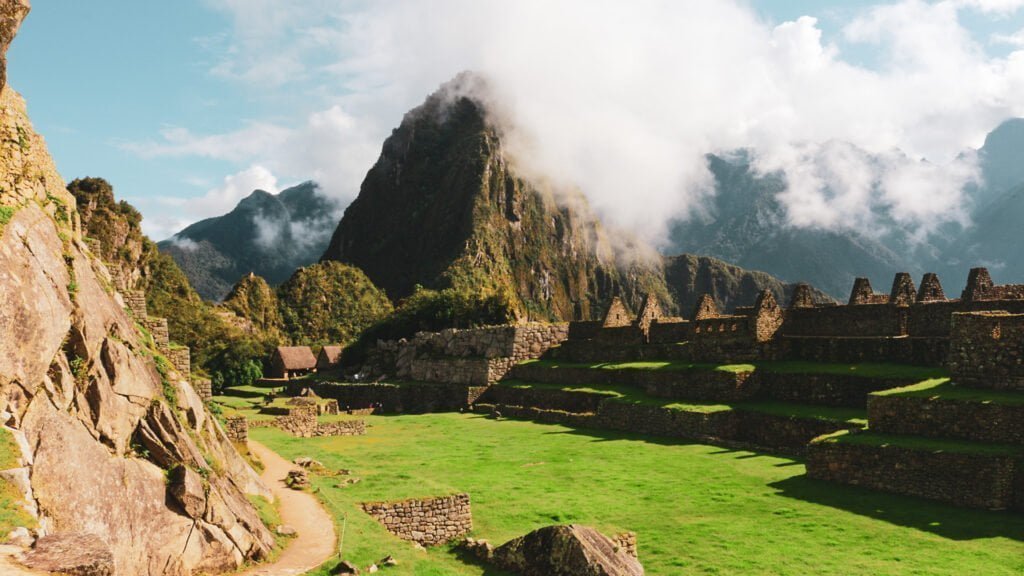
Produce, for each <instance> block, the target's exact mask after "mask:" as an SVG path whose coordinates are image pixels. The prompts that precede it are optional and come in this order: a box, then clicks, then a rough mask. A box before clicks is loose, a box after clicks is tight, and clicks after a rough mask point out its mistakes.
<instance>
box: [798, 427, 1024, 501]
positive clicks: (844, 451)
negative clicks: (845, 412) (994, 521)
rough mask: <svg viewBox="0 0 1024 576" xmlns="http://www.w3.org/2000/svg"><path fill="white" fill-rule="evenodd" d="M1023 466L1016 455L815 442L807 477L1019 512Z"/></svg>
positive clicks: (810, 449) (809, 458) (811, 445)
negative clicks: (1014, 509) (1011, 509)
mask: <svg viewBox="0 0 1024 576" xmlns="http://www.w3.org/2000/svg"><path fill="white" fill-rule="evenodd" d="M1021 467H1022V462H1021V461H1020V460H1018V459H1015V458H1014V457H1012V456H1002V455H986V454H961V453H956V452H949V451H931V450H913V449H908V448H904V447H901V446H896V445H886V446H874V445H862V444H853V443H843V442H835V441H817V442H812V443H811V444H810V445H809V446H808V449H807V475H808V477H810V478H814V479H816V480H827V481H830V482H838V483H842V484H851V485H854V486H863V487H865V488H871V489H873V490H881V491H885V492H893V493H896V494H904V495H908V496H918V497H922V498H928V499H931V500H940V501H943V502H948V503H951V504H955V505H957V506H966V507H970V508H986V509H1007V508H1016V509H1022V508H1021V495H1020V494H1019V490H1020V485H1021V478H1020V475H1021Z"/></svg>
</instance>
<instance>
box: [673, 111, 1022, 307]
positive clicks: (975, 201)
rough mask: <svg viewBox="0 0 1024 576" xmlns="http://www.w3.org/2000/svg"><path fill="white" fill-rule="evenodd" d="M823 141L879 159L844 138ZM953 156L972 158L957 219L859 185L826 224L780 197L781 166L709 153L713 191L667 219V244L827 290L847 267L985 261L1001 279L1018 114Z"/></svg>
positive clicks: (1010, 239)
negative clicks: (804, 217) (705, 201)
mask: <svg viewBox="0 0 1024 576" xmlns="http://www.w3.org/2000/svg"><path fill="white" fill-rule="evenodd" d="M830 145H831V146H838V147H841V149H845V150H852V151H853V152H852V153H853V154H856V155H861V156H863V157H864V158H866V159H867V161H868V162H871V163H874V164H880V163H884V162H885V159H884V158H882V157H876V156H872V155H870V154H868V153H867V152H865V151H861V150H859V149H856V148H855V147H852V145H849V144H844V143H832V144H830ZM961 158H962V159H963V160H964V161H965V162H972V163H976V172H977V174H976V177H975V178H972V179H971V182H970V184H968V185H967V186H965V187H964V189H963V191H962V194H963V198H962V207H961V209H960V210H961V211H962V212H963V223H960V222H957V221H945V222H941V223H937V225H935V226H934V227H932V228H930V229H929V228H924V229H921V228H919V227H916V226H914V225H908V224H907V223H906V222H900V221H899V220H898V219H897V218H894V212H895V211H896V210H898V206H897V205H893V204H886V203H879V202H875V201H872V200H871V198H872V196H871V195H870V194H867V193H863V194H860V195H859V196H858V195H850V196H851V197H850V200H849V201H848V202H845V204H844V205H845V209H844V210H843V212H842V214H841V218H840V220H839V221H838V222H837V223H836V224H834V225H832V226H829V227H822V226H815V225H800V224H799V223H797V222H794V217H793V213H792V211H793V207H792V206H791V205H787V203H786V202H785V201H784V200H785V198H786V196H787V195H789V194H792V190H791V187H792V186H793V182H792V181H791V180H790V179H789V178H788V177H787V174H785V173H782V172H777V171H776V172H765V171H763V170H761V169H759V166H758V160H757V158H756V153H755V152H752V151H749V150H739V151H736V152H733V153H730V154H721V155H709V156H708V157H707V159H708V168H709V170H710V171H711V173H712V174H713V176H714V180H715V189H716V191H715V194H714V195H713V196H712V197H711V198H710V200H709V205H708V206H707V207H706V210H705V212H704V213H703V214H701V215H698V216H695V217H694V218H691V219H690V220H688V221H679V222H676V223H675V224H674V225H673V227H672V233H671V238H670V243H669V248H668V251H670V252H671V251H686V252H692V253H696V254H707V255H710V256H714V257H717V258H721V259H723V260H726V261H728V262H732V263H735V264H736V265H738V266H743V267H747V268H755V269H759V270H764V271H766V272H768V273H770V274H773V275H775V276H777V277H779V278H781V279H784V280H786V281H791V282H792V281H807V282H810V283H812V284H813V285H815V286H818V287H819V288H821V289H823V290H825V291H826V292H828V293H829V294H830V295H832V296H833V297H836V298H845V296H846V295H847V293H848V291H849V289H850V286H851V284H852V281H853V279H854V278H855V277H858V276H868V277H871V278H873V279H875V280H876V282H886V281H888V280H889V279H890V278H891V277H892V276H893V274H895V273H896V272H910V273H911V274H913V275H914V276H919V275H920V274H922V273H923V272H938V273H940V274H942V275H944V276H947V277H950V279H951V280H953V281H955V282H959V281H960V280H961V279H962V278H965V277H966V274H967V270H968V269H969V268H970V267H972V266H975V265H979V264H987V265H989V266H992V267H993V268H995V269H997V270H999V271H1000V278H1001V279H1002V280H1003V281H1008V282H1011V281H1019V280H1021V279H1024V258H1022V257H1020V256H1019V255H1018V252H1019V251H1018V250H1017V248H1016V246H1017V236H1018V230H1019V222H1021V221H1022V219H1024V190H1022V188H1021V187H1022V186H1024V120H1022V119H1012V120H1008V121H1006V122H1004V123H1002V124H1001V125H1000V126H998V127H997V128H996V129H995V130H993V131H992V132H991V133H990V134H989V135H988V138H986V141H985V145H984V146H983V147H982V148H981V149H979V150H977V151H970V152H969V153H965V154H964V155H963V156H962V157H961ZM922 164H926V163H925V162H924V161H922ZM861 175H862V176H866V175H865V174H861ZM864 186H865V187H867V186H877V183H870V182H869V183H866V184H865V185H864ZM896 191H897V192H899V188H897V189H896ZM857 219H862V220H864V221H865V222H870V225H869V226H862V225H858V224H857V223H856V222H855V220H857Z"/></svg>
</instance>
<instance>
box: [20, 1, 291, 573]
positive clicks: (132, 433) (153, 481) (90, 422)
mask: <svg viewBox="0 0 1024 576" xmlns="http://www.w3.org/2000/svg"><path fill="white" fill-rule="evenodd" d="M0 4H2V6H4V10H6V9H7V7H8V6H9V5H11V4H12V2H3V3H0ZM13 4H19V3H18V2H14V3H13ZM0 13H2V14H4V15H6V14H8V13H9V11H2V12H0ZM5 38H6V37H5ZM0 216H2V218H0V421H2V423H3V424H4V425H6V426H7V427H8V428H10V429H11V430H12V431H13V433H14V435H15V437H16V439H18V440H19V445H20V446H21V451H22V454H21V458H20V464H21V466H22V467H23V469H24V470H25V471H26V472H27V474H28V477H30V478H31V484H30V486H29V489H28V490H26V494H25V497H26V498H27V499H30V500H31V501H32V503H33V504H34V509H35V510H36V511H37V512H38V515H39V525H40V532H41V533H43V534H52V535H60V534H68V533H73V534H79V535H82V537H83V538H88V539H90V540H91V541H93V542H94V543H97V542H98V543H101V544H102V545H101V546H99V548H100V549H103V546H105V547H106V548H105V549H107V550H109V553H110V555H111V558H112V563H113V572H114V573H115V574H119V575H120V574H124V575H129V574H130V575H156V574H171V575H177V574H192V573H196V572H210V573H214V572H221V571H225V570H231V569H234V568H236V567H237V566H239V565H240V564H241V563H242V562H243V561H245V560H247V559H254V558H260V557H263V556H264V555H266V553H267V552H268V551H269V550H270V548H271V546H272V545H273V542H274V539H273V536H272V534H271V533H270V532H269V530H268V529H267V528H266V527H265V526H264V525H263V524H262V523H261V521H260V519H259V517H258V516H257V514H256V511H255V509H254V508H253V507H252V505H251V504H250V502H249V501H248V499H247V497H246V494H260V495H264V496H267V495H269V492H268V491H267V489H266V487H265V486H263V484H262V483H261V482H260V480H259V478H258V476H257V475H256V474H255V472H254V471H253V470H252V469H251V468H250V467H249V466H248V464H247V463H246V462H245V461H244V460H243V459H242V458H241V457H240V456H239V455H238V453H237V452H236V451H235V449H234V448H233V447H232V446H231V444H230V442H229V441H228V440H227V438H226V436H225V435H224V432H223V431H222V429H221V428H220V426H219V425H218V424H217V423H216V421H214V420H213V418H212V417H211V416H210V414H209V413H208V412H207V410H206V408H205V406H204V405H203V403H202V401H201V400H200V399H199V397H198V396H197V395H196V393H195V391H194V390H193V389H192V387H191V386H190V385H189V383H188V382H187V381H186V380H185V379H184V378H183V377H182V376H181V375H180V374H179V373H178V372H177V371H176V370H175V369H174V368H173V366H172V365H171V364H170V362H169V361H167V360H166V359H165V358H163V356H161V355H160V354H159V352H158V351H157V349H156V347H155V346H154V344H153V342H152V340H151V339H150V338H149V337H148V335H146V334H145V333H144V332H143V331H142V330H141V329H140V328H139V327H138V325H137V324H136V322H135V321H134V320H133V319H132V317H131V316H129V314H128V313H127V312H126V311H125V309H124V300H123V298H122V297H121V295H120V294H118V293H117V291H116V290H115V289H114V285H113V282H112V276H111V274H110V272H109V271H108V269H107V268H106V267H105V266H104V265H103V264H102V263H101V262H100V260H99V258H97V257H96V256H95V255H94V254H93V253H92V252H91V249H90V247H89V245H88V243H87V242H86V241H85V240H84V237H83V234H82V229H81V224H80V219H79V216H78V213H77V211H76V202H75V198H74V197H73V196H72V195H71V194H70V193H69V192H68V191H67V190H66V189H65V187H64V183H63V181H62V180H61V178H60V176H59V175H58V173H57V171H56V170H55V168H54V165H53V162H52V160H51V158H50V156H49V154H48V152H47V150H46V146H45V144H44V142H43V139H42V138H41V137H40V136H39V135H37V134H36V133H35V132H34V130H33V128H32V126H31V124H30V123H29V121H28V117H27V115H26V113H25V104H24V102H23V101H22V99H21V97H20V96H18V95H17V94H16V93H15V92H14V91H13V90H11V88H10V87H6V88H4V89H3V92H2V95H0ZM175 466H181V467H186V468H188V469H190V470H191V471H192V472H194V473H195V474H196V475H198V476H200V477H202V481H201V484H202V492H203V493H204V498H205V502H202V503H200V502H199V501H198V500H196V499H195V498H185V499H182V498H178V499H176V498H175V497H174V492H172V491H171V488H172V487H171V486H168V482H167V478H166V471H167V470H170V469H172V468H174V467H175ZM187 483H189V482H187ZM195 483H196V478H195V477H191V481H190V484H191V491H192V495H193V496H196V495H197V494H196V489H195ZM182 500H184V502H185V504H183V503H182ZM45 541H46V539H45V538H43V539H41V542H45Z"/></svg>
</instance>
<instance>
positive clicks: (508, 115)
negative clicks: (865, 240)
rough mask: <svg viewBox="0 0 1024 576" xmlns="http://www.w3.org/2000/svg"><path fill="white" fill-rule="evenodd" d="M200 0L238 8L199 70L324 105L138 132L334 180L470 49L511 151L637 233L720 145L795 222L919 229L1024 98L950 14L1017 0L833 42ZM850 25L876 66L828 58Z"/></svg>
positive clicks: (526, 11) (473, 12) (802, 25)
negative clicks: (777, 180)
mask: <svg viewBox="0 0 1024 576" xmlns="http://www.w3.org/2000/svg"><path fill="white" fill-rule="evenodd" d="M209 2H210V3H211V4H213V5H216V6H218V7H219V8H220V9H222V10H224V11H225V12H226V13H227V14H229V15H230V16H231V19H232V22H233V26H234V27H233V29H232V32H231V34H229V35H228V37H227V39H226V46H225V48H224V51H223V60H222V61H221V62H219V63H218V65H217V70H216V71H215V72H216V73H218V74H222V75H228V76H231V77H233V78H237V79H240V80H241V81H247V82H252V83H253V86H254V89H259V90H267V89H274V87H275V86H279V85H282V84H285V83H288V85H287V86H285V87H283V88H278V89H285V90H294V89H295V86H294V85H293V83H294V82H301V83H302V84H301V85H303V86H307V85H309V84H312V85H313V88H312V90H311V91H313V92H318V93H323V92H326V93H330V94H333V97H332V98H331V99H330V102H331V106H330V107H327V109H326V110H324V111H322V112H319V113H316V114H312V115H309V116H307V117H306V118H305V121H304V123H299V124H297V126H296V127H294V128H285V127H282V126H280V125H275V124H262V123H253V124H250V125H247V126H245V127H243V128H242V129H240V130H239V131H238V132H235V133H231V134H223V135H195V134H192V133H190V132H187V131H182V130H168V131H166V132H165V134H164V135H163V140H162V141H160V142H156V143H147V144H145V145H141V146H139V147H138V148H136V151H137V152H139V153H142V154H150V155H161V154H171V155H182V154H196V155H202V156H206V157H211V158H224V159H231V160H236V161H246V162H258V163H259V164H260V165H263V166H267V167H268V168H269V169H271V170H273V171H274V172H275V173H278V174H287V175H290V176H299V175H301V174H305V175H308V177H313V178H315V179H317V180H319V181H321V182H323V183H324V187H325V189H326V191H327V192H328V193H329V194H330V195H331V196H333V197H336V198H340V199H343V200H347V199H351V198H352V197H353V196H354V194H355V192H356V190H357V189H358V186H359V183H360V181H361V180H362V177H363V175H364V174H365V171H366V170H367V169H368V168H369V167H370V166H371V165H372V163H373V160H374V158H375V157H376V154H377V151H378V150H379V148H380V144H381V142H382V141H383V139H384V138H385V137H386V136H387V134H388V130H389V129H390V128H391V127H393V126H395V125H397V123H398V122H399V120H400V118H401V115H402V113H404V112H405V111H406V110H408V109H409V108H411V107H412V106H414V105H416V104H418V103H420V102H421V101H422V100H423V98H424V96H426V95H427V94H428V93H430V92H432V91H433V90H434V89H436V87H437V86H438V85H440V84H441V83H442V82H444V81H446V80H448V79H449V78H451V77H453V76H454V75H455V74H456V73H458V72H459V71H461V70H466V69H472V70H478V71H480V72H482V73H483V74H485V75H486V76H487V77H488V78H489V80H490V84H491V86H492V88H493V94H494V95H495V97H496V98H497V100H498V105H499V107H500V110H501V115H502V118H504V119H507V120H510V123H509V126H514V128H508V127H506V128H508V129H509V134H507V136H508V139H507V140H508V146H509V149H510V150H511V152H512V153H513V154H514V155H515V156H516V159H517V161H518V162H519V163H520V164H521V165H522V166H523V167H524V168H525V169H527V170H528V171H530V172H532V173H536V174H543V175H545V176H547V177H549V178H551V179H553V180H555V181H556V182H561V183H565V184H569V185H575V186H579V187H580V188H581V189H582V190H583V191H584V192H585V193H586V194H587V196H588V198H589V199H590V201H591V203H592V204H593V205H594V207H595V208H596V210H597V211H598V213H599V214H601V215H602V216H603V217H604V218H606V219H609V220H611V221H612V222H614V223H615V224H618V225H623V226H627V227H630V228H632V229H634V230H637V231H640V232H641V233H642V234H644V235H645V236H646V237H647V238H648V239H651V240H655V241H657V240H659V239H663V238H664V236H665V233H666V229H667V223H668V221H669V219H670V218H672V217H685V216H687V215H689V214H692V213H695V212H698V211H700V209H701V206H702V203H703V201H704V198H705V197H706V196H707V195H708V194H710V193H713V191H712V190H711V188H710V184H711V180H710V177H709V174H708V171H707V168H706V166H705V162H704V154H706V153H708V152H716V151H727V150H731V149H734V148H738V147H751V148H753V149H754V150H755V151H756V155H757V158H758V165H759V166H760V167H762V168H763V169H765V170H769V169H771V170H783V171H784V172H786V174H787V176H788V180H789V182H790V184H791V188H790V189H789V190H788V191H787V192H786V194H784V195H783V196H782V199H783V201H784V203H785V204H786V206H788V208H789V212H790V214H789V215H790V219H791V221H792V222H793V223H794V224H796V225H800V226H819V227H822V226H823V227H843V226H845V227H850V226H851V225H852V226H853V227H856V228H857V229H860V230H862V231H866V232H869V233H877V231H878V230H879V229H880V227H883V226H886V225H888V224H889V222H888V220H886V219H880V218H879V217H878V214H877V212H878V210H887V211H889V212H891V214H889V215H888V216H889V218H888V219H889V220H892V221H894V222H895V223H897V224H899V225H902V226H906V227H907V228H909V229H910V230H911V232H912V233H914V234H918V233H921V231H925V232H926V231H927V230H929V229H930V228H931V227H933V226H934V224H935V223H936V222H942V221H948V220H962V219H963V215H962V210H961V206H962V204H963V201H962V198H961V197H960V196H959V190H958V189H956V187H957V186H958V185H959V184H960V183H962V182H965V181H968V180H969V179H970V178H972V177H973V176H972V174H973V172H972V168H971V166H969V164H967V163H964V162H963V161H957V160H956V159H957V157H958V155H959V153H960V152H961V151H962V150H963V149H964V148H965V147H966V146H969V145H978V144H980V142H981V140H982V138H983V136H984V134H985V133H986V132H987V131H988V130H989V129H991V128H992V127H994V126H995V125H996V124H997V123H998V122H999V121H1001V120H1002V119H1004V118H1006V117H1008V116H1013V115H1024V101H1022V100H1021V99H1020V98H1019V95H1020V94H1021V93H1022V92H1021V89H1022V88H1024V51H1018V52H1013V53H1012V54H1010V55H1009V56H1008V57H1006V58H994V57H990V56H988V55H987V54H986V53H985V51H984V48H983V47H982V46H981V45H980V44H978V42H977V41H975V40H974V39H973V38H972V37H971V35H970V34H969V33H968V32H967V31H966V30H965V29H964V27H963V26H962V24H961V22H960V14H961V11H962V10H964V9H971V10H975V11H979V12H981V13H983V14H989V15H992V16H995V17H1002V16H1006V15H1008V14H1012V13H1013V12H1014V11H1015V10H1016V9H1018V8H1019V7H1020V6H1021V5H1022V4H1024V1H1016V0H1003V1H996V0H988V1H984V0H947V1H943V2H936V3H928V2H924V1H922V0H902V1H899V2H895V3H889V4H883V5H872V6H866V7H864V8H862V9H859V10H857V11H856V12H857V14H858V16H857V17H856V18H855V19H854V20H853V21H851V22H850V23H849V24H848V25H847V26H846V27H845V28H844V30H843V31H842V34H841V35H840V36H839V37H836V38H834V39H831V40H829V39H826V38H824V37H823V33H822V30H821V29H820V27H819V26H818V23H817V21H816V20H815V19H814V18H813V17H803V18H799V19H797V20H795V21H792V22H783V23H779V24H774V23H769V22H766V21H764V20H763V19H761V18H760V17H759V16H757V15H756V13H755V12H754V11H753V10H751V9H750V8H749V6H748V5H747V3H745V2H739V1H738V0H722V1H719V2H696V1H689V2H685V1H670V0H638V1H635V2H629V3H626V2H593V1H585V0H564V1H561V2H544V1H541V0H521V1H517V2H507V1H498V0H477V1H474V2H465V1H460V0H435V1H432V2H429V3H427V2H416V1H413V0H396V1H393V2H365V3H364V2H357V3H338V2H330V1H327V0H322V1H315V2H309V3H301V4H298V5H296V4H295V3H291V2H285V1H284V0H258V1H252V2H250V1H248V0H245V1H243V0H209ZM851 45H865V46H869V47H871V48H872V49H873V50H875V51H877V53H878V54H879V55H880V57H879V65H878V66H877V67H876V68H873V69H868V68H864V67H861V66H858V65H854V64H851V63H850V62H848V61H846V60H844V48H846V47H849V46H851ZM895 149H899V150H902V151H903V152H904V153H905V154H899V153H896V152H894V150H895ZM924 158H927V159H928V160H930V161H931V163H923V162H922V159H924ZM929 191H934V193H929ZM883 220H885V221H883ZM851 223H852V224H851Z"/></svg>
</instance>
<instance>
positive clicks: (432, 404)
mask: <svg viewBox="0 0 1024 576" xmlns="http://www.w3.org/2000/svg"><path fill="white" fill-rule="evenodd" d="M289 386H290V387H289V390H288V393H289V394H294V393H297V392H294V391H293V388H292V387H291V386H292V385H289ZM301 386H302V387H307V386H308V387H311V388H312V389H313V391H314V392H316V393H317V395H319V396H321V397H323V398H331V399H334V400H337V401H338V407H339V410H340V411H342V412H352V411H362V410H366V409H370V408H372V409H373V412H374V413H410V414H423V413H429V412H445V411H458V410H460V409H464V408H465V407H467V406H469V405H471V404H473V403H474V402H476V400H477V398H479V396H480V394H482V393H483V392H484V390H485V389H486V387H483V386H467V385H463V384H445V383H440V382H404V383H400V384H385V383H376V382H367V383H341V382H337V383H335V382H317V383H303V384H302V385H301Z"/></svg>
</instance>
